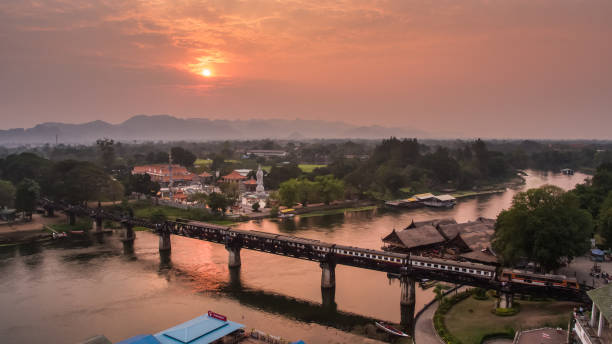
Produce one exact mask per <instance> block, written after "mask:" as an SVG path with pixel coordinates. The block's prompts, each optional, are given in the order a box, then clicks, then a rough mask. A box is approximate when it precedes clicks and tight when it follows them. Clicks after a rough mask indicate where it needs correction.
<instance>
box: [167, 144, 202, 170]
mask: <svg viewBox="0 0 612 344" xmlns="http://www.w3.org/2000/svg"><path fill="white" fill-rule="evenodd" d="M170 152H171V153H172V163H174V164H179V165H181V166H185V167H192V166H193V163H194V162H195V161H196V158H197V157H196V156H195V154H193V153H191V152H190V151H188V150H186V149H185V148H183V147H172V149H170Z"/></svg>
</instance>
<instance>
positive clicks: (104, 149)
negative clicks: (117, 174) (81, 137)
mask: <svg viewBox="0 0 612 344" xmlns="http://www.w3.org/2000/svg"><path fill="white" fill-rule="evenodd" d="M96 145H98V150H99V151H100V161H101V163H102V167H103V168H104V169H105V170H106V171H110V170H111V169H112V168H113V164H114V163H115V147H114V145H115V141H113V140H111V139H107V138H104V139H98V140H97V141H96Z"/></svg>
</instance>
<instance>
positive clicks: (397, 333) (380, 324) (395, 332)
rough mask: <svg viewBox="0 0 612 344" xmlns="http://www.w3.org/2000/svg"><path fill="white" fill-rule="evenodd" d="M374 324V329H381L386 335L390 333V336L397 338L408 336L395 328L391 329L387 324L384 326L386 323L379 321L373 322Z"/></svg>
mask: <svg viewBox="0 0 612 344" xmlns="http://www.w3.org/2000/svg"><path fill="white" fill-rule="evenodd" d="M374 323H375V324H376V327H378V328H379V329H381V330H383V331H385V332H387V333H390V334H392V335H395V336H399V337H409V336H408V334H406V333H404V332H402V331H400V330H398V329H396V328H395V327H393V326H391V325H389V324H386V323H384V322H382V321H380V322H378V321H375V322H374Z"/></svg>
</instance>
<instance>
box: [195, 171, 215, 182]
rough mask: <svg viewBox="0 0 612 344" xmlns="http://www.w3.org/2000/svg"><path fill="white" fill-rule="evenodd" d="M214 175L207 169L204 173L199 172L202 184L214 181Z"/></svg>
mask: <svg viewBox="0 0 612 344" xmlns="http://www.w3.org/2000/svg"><path fill="white" fill-rule="evenodd" d="M212 177H213V176H212V174H210V173H208V172H206V171H204V172H202V173H200V174H198V178H199V179H200V182H201V183H202V184H204V183H210V182H211V181H212Z"/></svg>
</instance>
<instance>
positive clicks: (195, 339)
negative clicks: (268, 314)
mask: <svg viewBox="0 0 612 344" xmlns="http://www.w3.org/2000/svg"><path fill="white" fill-rule="evenodd" d="M243 327H244V325H242V324H238V323H235V322H233V321H229V320H228V321H223V320H219V319H215V318H212V317H209V316H208V315H202V316H199V317H197V318H195V319H191V320H189V321H187V322H185V323H182V324H180V325H177V326H174V327H171V328H169V329H167V330H164V331H161V332H159V333H156V334H154V335H153V336H154V337H155V339H157V340H158V341H159V342H160V343H161V344H176V343H184V344H208V343H212V342H214V341H216V340H218V339H219V338H223V337H225V336H227V335H228V334H230V333H232V332H234V331H237V330H239V329H241V328H243Z"/></svg>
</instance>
